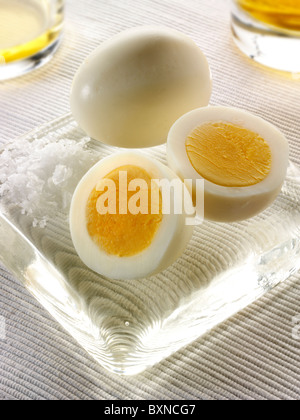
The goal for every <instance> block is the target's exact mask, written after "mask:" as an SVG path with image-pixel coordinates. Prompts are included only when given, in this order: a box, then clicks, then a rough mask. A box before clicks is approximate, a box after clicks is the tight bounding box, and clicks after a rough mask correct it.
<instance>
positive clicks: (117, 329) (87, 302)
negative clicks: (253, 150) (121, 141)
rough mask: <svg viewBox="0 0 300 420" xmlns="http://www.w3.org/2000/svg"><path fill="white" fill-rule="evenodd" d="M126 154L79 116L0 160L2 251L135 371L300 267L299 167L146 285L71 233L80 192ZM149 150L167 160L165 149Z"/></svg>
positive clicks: (37, 292) (97, 353)
mask: <svg viewBox="0 0 300 420" xmlns="http://www.w3.org/2000/svg"><path fill="white" fill-rule="evenodd" d="M117 150H118V149H115V148H112V147H108V146H104V145H102V144H101V143H99V142H96V141H93V140H90V139H89V138H88V137H86V136H85V135H84V134H83V132H82V131H81V130H80V129H79V128H78V127H77V125H76V123H75V122H74V121H73V119H72V117H71V116H70V115H67V116H64V117H62V118H60V119H58V120H55V121H53V122H51V123H49V124H46V125H44V126H42V127H41V128H39V129H37V130H35V131H34V132H31V133H29V134H27V135H25V136H23V137H21V138H19V139H18V140H17V141H15V142H13V143H11V144H9V145H7V146H6V147H5V148H4V149H2V151H1V154H0V200H1V201H0V254H1V260H2V262H3V264H5V265H6V266H7V267H8V268H9V269H10V270H11V271H12V272H13V273H14V274H15V275H16V276H17V277H18V278H19V279H20V280H21V281H22V283H23V284H24V286H25V287H26V288H27V289H28V290H30V292H31V293H32V294H33V295H34V296H35V297H36V298H37V299H38V301H39V302H41V303H42V304H43V305H44V307H45V308H46V309H47V310H48V311H49V312H50V313H51V314H52V315H53V316H54V317H55V318H56V319H57V320H58V321H59V322H60V323H61V325H63V326H64V327H65V329H66V330H67V331H69V333H70V334H71V335H72V336H73V337H75V339H76V340H77V341H78V342H79V343H80V344H81V345H82V346H83V347H84V348H85V349H86V350H87V351H88V352H89V353H90V354H91V355H92V356H93V357H94V358H95V359H96V360H97V361H98V362H99V363H100V364H101V365H102V366H104V367H105V368H107V369H109V370H110V371H113V372H115V373H119V374H126V375H131V374H136V373H139V372H141V371H143V370H144V369H146V368H147V367H149V366H151V365H153V364H154V363H157V362H159V361H160V360H162V359H163V358H165V357H167V356H168V355H170V354H172V353H173V352H175V351H176V350H178V349H179V348H181V347H182V346H184V345H186V344H188V343H190V342H191V341H193V340H194V339H196V338H197V337H199V336H201V335H202V334H204V333H205V332H206V331H208V330H209V329H211V328H212V327H214V326H215V325H217V324H218V323H220V322H222V321H223V320H225V319H226V318H228V317H229V316H231V315H233V314H234V313H236V312H237V311H239V310H240V309H242V308H244V307H245V306H246V305H248V304H249V303H251V302H253V301H254V300H256V299H258V298H259V297H260V296H262V295H263V294H264V293H265V292H266V291H267V290H269V289H271V288H272V287H274V286H275V285H277V284H278V283H279V282H281V281H284V280H285V279H286V278H288V277H289V276H290V275H291V274H293V273H294V272H295V271H296V270H298V269H299V268H300V206H299V204H300V203H299V201H300V170H299V169H298V168H297V167H295V165H293V164H292V163H290V166H289V169H288V176H287V179H286V181H285V184H284V186H283V189H282V193H281V194H280V196H279V197H278V198H277V200H276V201H275V202H274V204H273V205H272V207H270V208H269V209H267V210H266V211H264V212H263V213H261V214H260V215H259V216H256V217H255V218H253V219H251V220H247V221H244V222H240V223H232V224H222V223H220V224H218V223H213V222H205V223H203V224H201V225H199V226H197V227H196V228H195V232H194V235H193V238H192V240H191V242H190V244H189V245H188V247H187V250H186V252H185V253H184V254H183V256H182V257H181V258H180V259H179V260H178V261H177V262H176V263H174V264H173V265H172V266H171V267H170V268H169V269H168V270H166V271H164V272H162V273H160V274H158V275H156V276H153V277H150V278H143V279H139V280H131V281H120V280H118V281H117V280H112V279H109V278H104V277H101V276H99V275H97V274H95V273H94V272H92V271H90V270H89V269H87V268H86V266H85V265H84V264H83V263H82V262H81V260H80V259H79V257H78V256H77V254H76V252H75V250H74V247H73V244H72V241H71V237H70V231H69V224H68V213H69V206H70V202H71V198H72V194H73V191H74V189H75V187H76V185H77V183H78V182H79V180H80V179H81V177H82V176H83V174H84V173H85V172H86V171H87V170H88V169H89V168H90V167H91V166H92V165H94V164H95V163H96V162H97V161H98V160H99V159H101V158H103V157H105V156H108V155H110V154H112V153H114V152H116V151H117ZM143 153H145V154H146V155H148V156H153V157H156V158H157V159H158V160H160V161H161V162H163V163H166V158H165V146H158V147H155V148H151V149H144V150H143Z"/></svg>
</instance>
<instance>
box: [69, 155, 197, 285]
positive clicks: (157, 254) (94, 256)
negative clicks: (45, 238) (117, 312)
mask: <svg viewBox="0 0 300 420" xmlns="http://www.w3.org/2000/svg"><path fill="white" fill-rule="evenodd" d="M123 165H135V166H139V167H141V168H143V169H144V170H145V171H146V172H147V173H148V174H149V175H150V176H151V178H153V179H164V178H165V179H168V180H170V181H171V180H172V179H174V178H177V176H176V174H175V173H174V172H173V171H171V170H170V169H169V168H168V167H167V166H165V165H163V164H162V163H160V162H158V161H156V160H154V159H150V158H149V157H146V156H144V155H142V154H140V153H137V152H134V153H133V152H132V153H126V152H125V153H118V154H115V155H112V156H109V157H107V158H104V159H102V160H101V161H100V162H98V163H97V164H96V165H95V166H93V167H92V168H91V169H90V170H89V171H88V172H87V174H86V175H85V176H84V177H83V178H82V180H81V181H80V182H79V184H78V186H77V188H76V190H75V192H74V195H73V199H72V203H71V209H70V231H71V237H72V240H73V244H74V247H75V249H76V251H77V253H78V255H79V257H80V258H81V260H82V261H83V262H84V263H85V264H86V265H87V266H88V267H89V268H90V269H92V270H94V271H95V272H97V273H99V274H101V275H103V276H105V277H108V278H113V279H122V280H127V279H137V278H143V277H147V276H149V275H152V274H155V273H158V272H160V271H162V270H164V269H166V268H167V267H168V266H170V265H171V264H172V263H173V262H174V261H175V260H176V259H177V258H179V256H180V255H181V254H182V253H183V251H184V250H185V248H186V246H187V244H188V242H189V240H190V239H191V236H192V233H193V227H192V226H188V225H186V223H185V221H186V214H185V213H184V212H183V213H182V214H174V213H173V212H171V214H163V218H162V221H161V223H160V226H159V228H158V231H157V232H156V234H155V236H154V239H153V241H152V243H151V244H150V245H149V247H148V248H146V249H145V250H143V251H142V252H140V253H139V254H136V255H134V256H130V257H118V256H115V255H110V254H108V253H106V252H105V251H104V250H101V249H100V247H99V246H98V245H97V244H96V243H95V242H94V241H93V239H92V238H91V237H90V235H89V233H88V230H87V220H86V204H87V202H88V199H89V196H90V193H91V192H92V190H93V189H94V188H95V186H96V185H97V183H98V182H99V181H100V179H102V178H104V177H105V176H106V175H107V174H108V173H110V172H111V171H113V170H114V169H116V168H118V167H121V166H123ZM183 188H185V186H183ZM184 196H185V199H186V200H187V201H189V203H188V205H189V206H192V200H191V196H190V194H189V193H188V192H187V191H186V194H185V195H184ZM173 200H174V196H173V197H171V208H173V207H172V206H173V204H174V203H173V202H172V201H173ZM189 208H190V207H189Z"/></svg>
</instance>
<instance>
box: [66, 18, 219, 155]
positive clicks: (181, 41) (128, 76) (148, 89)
mask: <svg viewBox="0 0 300 420" xmlns="http://www.w3.org/2000/svg"><path fill="white" fill-rule="evenodd" d="M210 95H211V74H210V69H209V65H208V62H207V60H206V57H205V55H204V54H203V53H202V51H201V50H200V48H199V47H198V46H197V45H196V44H195V42H194V41H193V40H192V39H191V38H189V37H188V36H186V35H185V34H183V33H181V32H178V31H176V30H173V29H169V28H165V27H160V26H142V27H136V28H131V29H128V30H125V31H123V32H121V33H119V34H117V35H116V36H114V37H112V38H111V39H109V40H107V41H105V42H103V43H102V44H101V45H100V46H99V47H98V48H97V49H96V50H95V51H93V52H92V53H91V55H90V56H89V57H87V59H86V60H85V61H84V62H83V64H82V65H81V66H80V68H79V69H78V71H77V73H76V74H75V77H74V80H73V84H72V89H71V98H70V103H71V111H72V114H73V116H74V118H75V120H76V121H77V123H78V124H79V126H81V128H82V129H83V130H84V131H85V132H86V133H87V134H88V135H89V136H90V137H92V138H94V139H96V140H99V141H101V142H103V143H106V144H109V145H113V146H118V147H125V148H143V147H150V146H156V145H158V144H162V143H165V142H166V140H167V135H168V131H169V129H170V127H171V125H172V124H173V123H174V122H175V121H176V120H177V118H179V117H180V116H181V115H182V114H184V113H186V112H188V111H190V110H192V109H194V108H198V107H202V106H206V105H207V104H208V103H209V99H210Z"/></svg>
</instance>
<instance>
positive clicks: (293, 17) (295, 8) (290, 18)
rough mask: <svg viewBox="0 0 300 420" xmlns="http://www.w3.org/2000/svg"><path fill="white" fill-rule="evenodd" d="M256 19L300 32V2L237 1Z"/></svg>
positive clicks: (272, 0) (278, 0)
mask: <svg viewBox="0 0 300 420" xmlns="http://www.w3.org/2000/svg"><path fill="white" fill-rule="evenodd" d="M236 1H237V3H238V5H239V6H240V7H241V8H242V9H243V10H244V11H246V12H248V13H249V14H250V15H251V16H253V17H254V18H255V19H257V20H259V21H261V22H263V23H265V24H268V25H271V26H274V27H277V28H280V29H284V30H289V31H299V32H300V0H236Z"/></svg>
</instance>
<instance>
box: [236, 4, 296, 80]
mask: <svg viewBox="0 0 300 420" xmlns="http://www.w3.org/2000/svg"><path fill="white" fill-rule="evenodd" d="M232 31H233V37H234V40H235V42H236V44H237V45H238V47H239V48H240V49H241V50H242V51H243V52H244V53H245V54H246V55H248V57H250V58H252V59H253V60H255V61H257V62H259V63H261V64H263V65H266V66H268V67H272V68H275V69H278V70H283V71H288V72H291V73H300V1H299V0H233V8H232Z"/></svg>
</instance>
